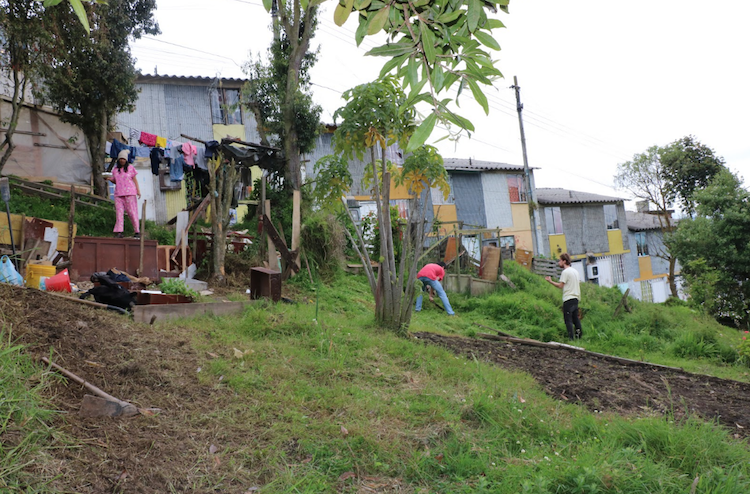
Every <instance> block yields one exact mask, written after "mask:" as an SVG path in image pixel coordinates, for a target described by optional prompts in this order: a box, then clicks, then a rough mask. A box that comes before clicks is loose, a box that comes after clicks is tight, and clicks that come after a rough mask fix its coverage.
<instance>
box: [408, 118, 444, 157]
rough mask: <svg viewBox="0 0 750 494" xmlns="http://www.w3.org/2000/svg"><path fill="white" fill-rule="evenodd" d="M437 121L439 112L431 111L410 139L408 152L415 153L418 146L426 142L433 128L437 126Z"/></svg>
mask: <svg viewBox="0 0 750 494" xmlns="http://www.w3.org/2000/svg"><path fill="white" fill-rule="evenodd" d="M435 122H437V114H436V113H434V112H433V113H430V116H428V117H427V118H425V119H424V122H422V123H421V124H419V127H417V130H416V131H415V132H414V135H412V136H411V139H409V144H408V145H407V146H406V152H407V153H413V152H414V151H415V150H416V149H417V148H418V147H420V146H421V145H422V144H424V143H425V141H426V140H427V138H428V137H430V134H432V130H433V129H434V128H435Z"/></svg>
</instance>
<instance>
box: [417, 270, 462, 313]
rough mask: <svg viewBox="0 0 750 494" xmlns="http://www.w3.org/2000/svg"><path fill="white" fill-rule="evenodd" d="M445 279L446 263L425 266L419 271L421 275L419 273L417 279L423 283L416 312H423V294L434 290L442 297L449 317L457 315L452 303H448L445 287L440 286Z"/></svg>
mask: <svg viewBox="0 0 750 494" xmlns="http://www.w3.org/2000/svg"><path fill="white" fill-rule="evenodd" d="M443 278H445V263H444V262H439V263H437V264H425V265H424V267H423V268H422V269H420V270H419V273H417V279H419V281H421V282H422V290H421V291H420V292H419V295H417V307H416V308H415V309H414V310H415V311H417V312H419V311H420V310H422V295H423V293H422V292H424V291H427V290H429V289H432V290H433V291H435V293H437V295H438V297H440V300H441V301H442V302H443V307H445V312H446V313H447V314H448V315H449V316H454V315H456V313H455V312H453V308H452V307H451V303H450V302H448V295H446V294H445V290H443V285H441V284H440V282H441V281H443ZM430 300H432V294H430Z"/></svg>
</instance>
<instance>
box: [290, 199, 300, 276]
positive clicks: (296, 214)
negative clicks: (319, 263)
mask: <svg viewBox="0 0 750 494" xmlns="http://www.w3.org/2000/svg"><path fill="white" fill-rule="evenodd" d="M301 202H302V192H300V191H299V190H295V191H292V252H299V243H300V223H301V221H300V205H301ZM293 260H294V263H295V264H298V265H299V263H300V262H299V256H298V255H297V254H295V255H294V256H293Z"/></svg>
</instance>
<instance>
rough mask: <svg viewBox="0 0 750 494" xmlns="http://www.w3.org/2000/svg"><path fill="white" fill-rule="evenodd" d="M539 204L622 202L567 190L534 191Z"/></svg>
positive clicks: (618, 199)
mask: <svg viewBox="0 0 750 494" xmlns="http://www.w3.org/2000/svg"><path fill="white" fill-rule="evenodd" d="M536 199H537V202H539V204H587V203H612V202H621V201H624V200H625V199H623V198H622V197H612V196H600V195H599V194H591V193H589V192H579V191H577V190H567V189H536Z"/></svg>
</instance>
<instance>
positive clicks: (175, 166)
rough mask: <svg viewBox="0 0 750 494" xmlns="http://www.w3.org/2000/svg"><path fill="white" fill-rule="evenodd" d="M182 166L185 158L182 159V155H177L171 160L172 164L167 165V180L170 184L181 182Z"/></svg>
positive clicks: (183, 174) (183, 173) (182, 175)
mask: <svg viewBox="0 0 750 494" xmlns="http://www.w3.org/2000/svg"><path fill="white" fill-rule="evenodd" d="M184 166H185V158H183V156H182V155H179V156H178V157H177V158H175V159H174V160H172V164H171V165H169V180H171V181H172V182H182V179H183V177H184V176H185V171H184V170H183V167H184Z"/></svg>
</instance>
